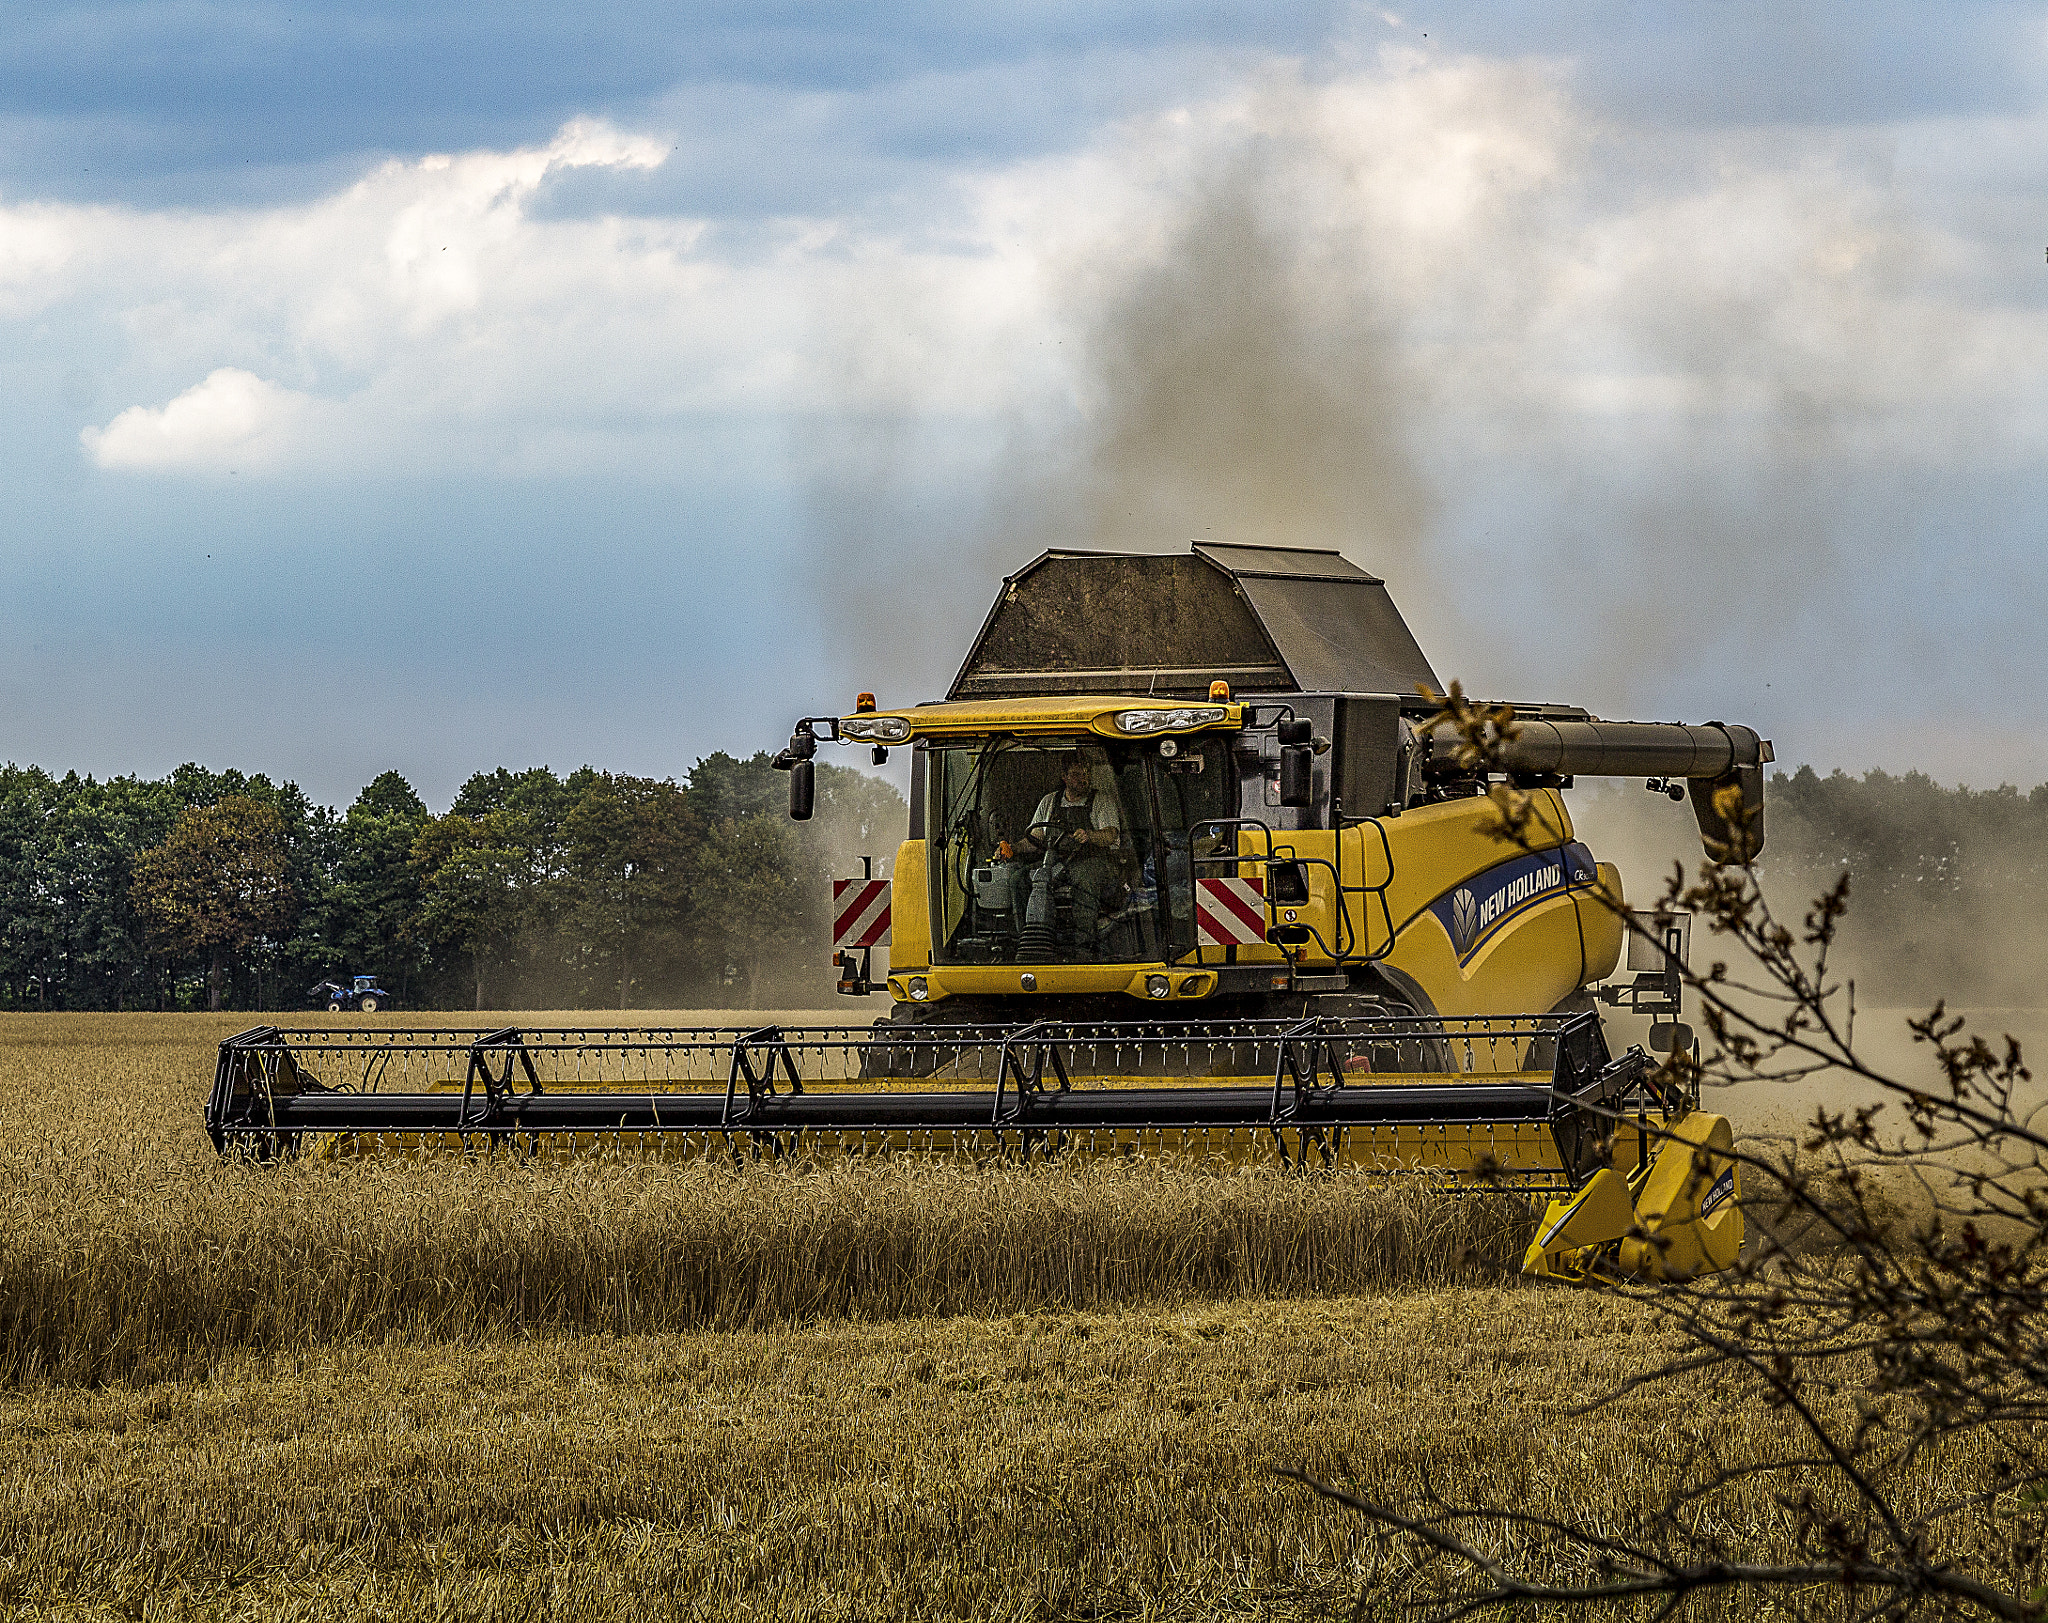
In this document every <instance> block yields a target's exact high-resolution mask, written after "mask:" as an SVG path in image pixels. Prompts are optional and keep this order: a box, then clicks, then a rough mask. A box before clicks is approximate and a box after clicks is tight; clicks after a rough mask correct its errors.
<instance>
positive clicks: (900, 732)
mask: <svg viewBox="0 0 2048 1623" xmlns="http://www.w3.org/2000/svg"><path fill="white" fill-rule="evenodd" d="M839 736H840V737H841V738H858V739H861V740H862V741H864V742H872V743H876V744H900V743H902V742H903V740H904V739H906V738H908V737H909V736H910V723H909V722H907V721H905V720H904V719H903V718H902V717H901V716H842V717H841V718H840V720H839Z"/></svg>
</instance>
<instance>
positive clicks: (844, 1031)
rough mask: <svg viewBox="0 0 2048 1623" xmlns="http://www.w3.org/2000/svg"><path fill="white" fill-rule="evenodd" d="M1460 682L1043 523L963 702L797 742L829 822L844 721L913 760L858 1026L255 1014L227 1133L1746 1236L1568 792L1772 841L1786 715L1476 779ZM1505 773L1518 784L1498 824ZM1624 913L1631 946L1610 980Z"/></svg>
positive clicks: (1529, 746) (1646, 940)
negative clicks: (1475, 1207)
mask: <svg viewBox="0 0 2048 1623" xmlns="http://www.w3.org/2000/svg"><path fill="white" fill-rule="evenodd" d="M1440 686H1441V684H1440V683H1439V682H1438V680H1437V677H1436V674H1435V672H1434V671H1432V670H1431V669H1430V667H1429V665H1428V663H1427V661H1426V660H1425V659H1424V658H1423V655H1422V653H1421V650H1420V649H1419V648H1418V647H1417V645H1416V643H1415V640H1414V638H1413V637H1412V636H1411V635H1410V633H1409V631H1408V628H1407V626H1406V624H1405V623H1404V622H1403V621H1402V619H1401V616H1400V614H1399V612H1398V611H1397V610H1396V609H1395V607H1394V604H1393V602H1392V600H1391V599H1390V598H1389V596H1388V594H1387V592H1386V589H1385V587H1384V585H1383V584H1382V583H1381V582H1380V581H1378V580H1376V579H1374V578H1372V577H1371V576H1369V575H1366V574H1365V573H1364V572H1363V571H1361V570H1359V569H1357V568H1355V567H1354V566H1352V565H1351V564H1350V563H1348V562H1346V561H1345V560H1344V559H1343V558H1342V557H1341V556H1339V555H1338V554H1336V553H1331V552H1308V551H1298V550H1290V549H1281V548H1267V547H1236V546H1224V545H1220V544H1211V543H1197V544H1196V545H1195V546H1194V548H1193V549H1192V550H1191V551H1190V552H1189V553H1186V554H1180V555H1150V554H1147V555H1130V554H1103V553H1078V552H1049V553H1047V554H1045V555H1043V556H1042V557H1040V558H1039V559H1037V560H1036V561H1034V562H1033V563H1032V564H1030V565H1029V566H1027V567H1026V568H1025V569H1024V570H1022V571H1020V572H1019V573H1018V574H1016V575H1014V576H1012V577H1010V578H1009V579H1008V580H1006V581H1005V582H1004V585H1003V591H1002V593H1001V595H1000V596H999V597H998V599H997V601H996V604H995V607H994V608H993V609H992V610H991V611H990V614H989V616H988V619H987V621H986V622H985V623H984V625H983V626H982V629H981V632H980V635H979V636H978V637H977V638H976V640H975V642H974V645H973V647H972V649H971V650H970V651H969V653H968V656H967V659H966V661H965V663H964V664H963V666H962V667H961V670H960V674H959V676H958V677H957V678H956V679H955V681H954V683H953V686H952V689H951V691H950V692H949V693H948V694H947V696H946V697H945V699H943V700H942V701H939V702H936V703H931V704H923V705H917V706H914V707H911V708H907V709H881V708H878V707H877V706H876V705H875V704H874V701H873V700H872V699H871V698H869V697H868V696H866V695H862V696H861V699H860V701H859V702H858V703H857V704H856V706H855V707H854V709H853V710H852V711H851V712H849V713H845V714H841V715H835V716H812V717H806V718H805V719H803V720H802V721H800V722H799V723H798V724H797V726H796V730H795V732H794V734H793V736H792V738H791V740H790V746H789V748H788V749H787V750H786V751H784V752H783V754H782V755H781V756H780V757H778V760H777V765H778V766H781V767H784V768H786V769H787V770H789V772H790V774H791V781H790V810H791V815H792V816H795V817H798V818H804V817H808V816H809V814H810V810H811V802H812V793H813V780H814V774H815V766H814V761H815V757H816V753H817V750H818V747H819V745H820V743H821V742H822V741H837V742H839V743H841V744H859V745H862V746H864V747H866V748H869V749H871V750H872V751H873V752H874V755H875V758H876V760H877V761H878V762H879V761H881V760H883V759H885V758H886V753H887V751H888V750H890V749H892V748H899V747H907V748H909V749H910V750H911V751H912V752H913V756H914V764H913V767H912V774H911V796H910V827H909V830H908V838H907V839H905V840H904V841H903V843H902V844H901V845H900V846H899V848H898V850H897V853H896V858H895V864H894V872H893V874H892V875H891V876H890V877H889V878H888V879H875V878H873V877H872V876H867V877H864V878H862V879H859V880H849V881H846V882H844V883H843V884H841V885H839V886H837V887H835V889H836V891H837V894H836V895H835V903H834V913H835V942H834V945H835V948H836V949H837V950H836V953H835V961H836V962H837V963H838V965H839V967H840V990H841V991H843V992H848V993H854V994H866V993H868V992H870V991H873V990H876V989H878V988H879V987H880V986H881V985H884V984H885V985H886V988H887V991H888V993H889V995H890V998H891V1000H892V1008H891V1013H890V1014H889V1015H888V1017H886V1018H885V1019H883V1020H880V1021H877V1022H875V1023H874V1025H873V1027H872V1028H871V1029H869V1030H858V1029H850V1028H810V1029H807V1030H791V1029H782V1028H764V1029H762V1030H759V1031H752V1032H747V1031H726V1032H709V1031H694V1032H663V1033H656V1032H648V1031H606V1032H578V1033H568V1032H519V1031H500V1032H489V1033H486V1032H420V1033H340V1032H333V1033H310V1032H293V1033H285V1032H279V1031H275V1030H274V1029H268V1028H266V1029H263V1030H259V1031H255V1032H249V1033H244V1034H243V1035H242V1036H241V1037H238V1038H235V1039H233V1040H232V1041H231V1042H229V1043H227V1044H224V1045H223V1047H222V1052H221V1061H220V1066H219V1070H218V1074H217V1076H216V1082H215V1088H214V1093H213V1096H212V1098H211V1100H210V1101H209V1104H208V1108H207V1123H208V1128H209V1130H210V1131H211V1132H212V1134H213V1136H214V1141H215V1143H216V1144H217V1145H219V1146H220V1147H221V1148H222V1150H223V1151H224V1152H226V1151H229V1150H239V1151H243V1152H250V1151H253V1152H255V1153H258V1154H270V1153H279V1152H289V1151H291V1150H293V1149H295V1148H296V1147H298V1145H299V1144H300V1142H301V1140H302V1139H303V1138H304V1137H305V1135H308V1134H312V1135H326V1139H325V1141H326V1142H328V1143H335V1142H341V1143H350V1144H362V1143H366V1142H368V1143H374V1142H376V1141H378V1140H380V1139H388V1138H393V1137H398V1138H403V1139H405V1140H406V1141H408V1142H419V1141H421V1140H423V1139H424V1140H431V1139H434V1138H436V1137H447V1138H451V1139H454V1140H456V1141H458V1142H463V1143H470V1144H475V1143H479V1142H481V1143H489V1144H499V1145H505V1146H509V1147H515V1148H523V1149H525V1150H528V1151H532V1150H538V1149H540V1148H542V1146H543V1145H544V1144H546V1143H548V1142H550V1141H552V1142H555V1143H565V1144H586V1143H589V1142H592V1141H594V1140H603V1139H606V1138H610V1139H612V1140H615V1141H617V1140H624V1139H631V1140H633V1141H635V1142H638V1141H640V1140H643V1139H645V1138H648V1137H650V1136H652V1137H654V1138H657V1139H660V1140H662V1141H664V1142H670V1143H674V1142H681V1143H684V1144H686V1145H691V1146H707V1145H716V1146H720V1147H723V1146H726V1145H735V1146H752V1147H753V1148H755V1149H757V1150H761V1151H766V1152H771V1153H790V1152H792V1151H794V1150H796V1149H797V1148H799V1147H800V1146H803V1147H808V1148H810V1149H813V1150H815V1149H816V1148H818V1147H820V1146H834V1147H840V1148H845V1149H848V1150H856V1151H864V1152H866V1151H875V1150H888V1149H920V1150H922V1149H937V1150H953V1151H971V1152H981V1151H1001V1152H1003V1153H1024V1154H1037V1153H1048V1152H1054V1151H1057V1152H1062V1153H1088V1152H1098V1153H1125V1154H1128V1153H1133V1152H1140V1153H1148V1154H1156V1153H1188V1154H1202V1155H1214V1154H1225V1155H1230V1156H1233V1157H1237V1158H1247V1157H1254V1156H1263V1157H1270V1158H1284V1159H1286V1160H1288V1161H1290V1162H1294V1163H1303V1164H1306V1163H1315V1164H1324V1165H1350V1166H1360V1167H1365V1168H1368V1169H1374V1170H1382V1171H1393V1170H1402V1169H1423V1170H1427V1171H1430V1172H1434V1173H1436V1174H1439V1175H1441V1176H1443V1177H1445V1178H1446V1179H1447V1180H1448V1181H1450V1182H1453V1183H1456V1184H1461V1185H1466V1186H1470V1185H1474V1184H1480V1183H1484V1184H1487V1185H1490V1186H1498V1185H1505V1186H1508V1187H1519V1188H1524V1189H1529V1190H1539V1191H1548V1192H1551V1193H1553V1194H1556V1195H1557V1196H1558V1197H1559V1199H1558V1200H1556V1201H1555V1202H1554V1203H1553V1204H1552V1206H1551V1209H1550V1212H1549V1214H1548V1216H1547V1217H1546V1219H1545V1221H1544V1223H1543V1224H1542V1226H1541V1228H1540V1229H1539V1232H1538V1236H1537V1240H1536V1243H1535V1245H1533V1246H1532V1247H1531V1250H1530V1254H1529V1258H1528V1262H1527V1267H1528V1268H1529V1270H1530V1271H1532V1272H1538V1273H1552V1274H1562V1275H1573V1274H1579V1273H1583V1272H1585V1271H1587V1270H1589V1269H1592V1268H1596V1267H1620V1268H1624V1269H1626V1270H1628V1271H1632V1272H1649V1273H1663V1274H1673V1275H1690V1274H1695V1273H1699V1272H1704V1271H1709V1270H1712V1269H1717V1268H1722V1267H1726V1266H1728V1264H1729V1263H1730V1262H1732V1260H1733V1259H1734V1256H1735V1254H1736V1251H1737V1249H1738V1248H1739V1246H1740V1243H1741V1235H1742V1229H1741V1212H1740V1205H1739V1202H1737V1201H1736V1200H1735V1199H1733V1198H1732V1196H1733V1195H1734V1193H1735V1168H1734V1163H1733V1161H1732V1159H1731V1158H1730V1154H1729V1152H1730V1149H1731V1139H1730V1136H1729V1128H1728V1124H1727V1122H1726V1121H1725V1119H1723V1118H1721V1117H1719V1116H1715V1115H1711V1114H1709V1113H1706V1112H1703V1111H1701V1110H1699V1109H1698V1107H1697V1100H1695V1099H1693V1098H1690V1097H1688V1096H1686V1093H1685V1090H1684V1088H1683V1087H1682V1086H1674V1085H1672V1084H1671V1082H1670V1081H1669V1079H1668V1077H1667V1076H1666V1074H1665V1073H1664V1072H1662V1071H1661V1070H1659V1069H1658V1068H1656V1067H1655V1066H1654V1065H1653V1063H1652V1062H1651V1060H1650V1058H1649V1056H1647V1055H1645V1054H1644V1053H1643V1052H1642V1050H1640V1049H1631V1050H1630V1051H1629V1052H1627V1053H1624V1054H1622V1055H1620V1056H1618V1057H1616V1056H1614V1055H1612V1054H1611V1052H1610V1050H1609V1047H1608V1044H1607V1041H1606V1036H1605V1033H1604V1031H1603V1029H1602V1026H1601V1022H1600V1019H1599V1015H1598V1013H1597V1005H1598V1001H1599V1000H1600V999H1602V998H1604V999H1605V1000H1606V1001H1607V1002H1609V1003H1611V1004H1613V1003H1619V1004H1623V1005H1626V1006H1627V1007H1629V1008H1630V1009H1632V1010H1634V1011H1635V1012H1637V1013H1640V1014H1650V1015H1652V1016H1653V1017H1654V1018H1655V1020H1656V1024H1655V1025H1653V1027H1652V1033H1651V1038H1652V1044H1653V1046H1656V1047H1660V1048H1667V1049H1668V1048H1670V1047H1672V1046H1674V1045H1675V1046H1678V1047H1681V1048H1682V1047H1683V1046H1684V1045H1685V1043H1686V1042H1687V1041H1688V1036H1689V1034H1688V1033H1687V1032H1686V1030H1685V1028H1684V1026H1683V1025H1682V1024H1680V1023H1679V1022H1678V1020H1677V1015H1678V1013H1679V1008H1678V990H1679V977H1678V970H1677V965H1678V954H1679V953H1680V952H1682V946H1683V935H1682V932H1683V923H1684V921H1683V920H1677V921H1672V920H1663V921H1659V922H1658V923H1657V924H1656V925H1655V928H1654V931H1653V932H1651V933H1648V934H1646V933H1645V932H1644V930H1643V928H1642V925H1643V924H1644V922H1645V921H1646V919H1647V916H1646V915H1636V920H1637V925H1638V928H1637V930H1636V931H1635V932H1634V933H1633V934H1632V933H1631V930H1630V927H1629V917H1630V916H1629V915H1628V914H1627V913H1626V911H1625V908H1624V900H1623V893H1622V885H1621V879H1620V876H1619V874H1618V873H1617V872H1616V871H1615V869H1614V868H1613V867H1612V866H1611V865H1610V864H1607V863H1602V862H1598V861H1596V860H1595V858H1594V857H1593V855H1592V853H1591V852H1590V851H1588V850H1587V849H1586V847H1585V846H1584V845H1583V844H1582V843H1581V842H1579V841H1578V840H1577V839H1576V837H1575V835H1574V831H1573V828H1572V823H1571V818H1570V814H1569V812H1568V811H1567V809H1566V806H1565V802H1564V799H1563V797H1562V792H1563V791H1565V790H1567V789H1569V788H1570V787H1571V785H1572V782H1573V780H1574V778H1576V777H1579V776H1590V775H1602V774H1604V775H1615V776H1640V777H1644V778H1647V779H1649V780H1650V781H1651V787H1653V788H1655V789H1659V790H1662V791H1664V792H1668V793H1670V794H1671V795H1672V796H1673V798H1685V796H1686V795H1687V793H1688V792H1689V793H1690V798H1691V800H1692V805H1693V810H1694V812H1695V814H1696V816H1697V818H1698V820H1699V825H1700V831H1701V835H1702V839H1703V841H1704V843H1705V845H1706V847H1707V850H1708V851H1709V853H1710V854H1713V855H1715V856H1717V857H1726V856H1728V855H1730V854H1731V853H1732V854H1737V855H1743V854H1754V853H1755V852H1756V851H1757V850H1758V849H1760V847H1761V842H1762V832H1763V825H1762V810H1763V765H1764V763H1765V762H1767V761H1769V760H1770V758H1771V752H1770V746H1769V745H1768V744H1767V743H1765V742H1763V741H1762V740H1760V739H1759V738H1758V737H1757V735H1756V734H1755V733H1754V732H1752V731H1750V730H1749V729H1747V728H1743V727H1734V726H1724V725H1721V724H1719V723H1710V724H1708V725H1706V726H1698V727H1688V726H1679V725H1666V724H1647V723H1635V722H1618V723H1617V722H1606V721H1599V720H1596V719H1595V718H1593V717H1591V716H1590V715H1588V714H1587V713H1586V712H1585V711H1583V710H1577V709H1571V708H1568V707H1564V706H1558V705H1523V704H1518V705H1516V706H1515V707H1514V709H1515V716H1516V720H1517V724H1518V725H1517V728H1516V732H1515V736H1514V737H1512V738H1511V739H1510V740H1508V741H1507V742H1506V743H1505V745H1504V746H1503V748H1502V749H1501V751H1500V753H1499V754H1498V757H1497V758H1496V759H1494V760H1492V761H1491V762H1490V763H1489V766H1488V769H1487V770H1478V769H1475V768H1474V766H1473V765H1472V764H1471V762H1470V758H1469V756H1467V755H1465V754H1464V753H1463V752H1462V751H1461V750H1460V748H1459V746H1458V741H1457V740H1455V739H1451V738H1447V737H1444V736H1441V735H1439V734H1437V733H1435V732H1434V731H1433V730H1432V729H1431V727H1430V726H1429V724H1428V723H1429V718H1430V716H1431V715H1432V713H1433V712H1434V710H1435V708H1436V707H1435V706H1434V705H1433V704H1432V703H1431V702H1430V701H1429V700H1428V699H1427V698H1426V697H1424V694H1425V693H1428V692H1435V691H1437V690H1438V689H1439V688H1440ZM1501 779H1506V780H1508V781H1511V782H1512V783H1513V784H1514V785H1515V786H1516V787H1517V788H1519V789H1521V790H1522V791H1524V792H1525V793H1526V794H1527V796H1528V797H1529V799H1528V802H1527V804H1528V806H1529V808H1530V816H1529V818H1528V819H1527V821H1526V823H1525V824H1524V825H1523V826H1522V827H1521V828H1520V830H1519V831H1518V833H1517V834H1516V835H1515V836H1514V837H1512V838H1511V837H1509V836H1508V835H1507V834H1506V833H1505V832H1504V830H1503V827H1502V823H1501V819H1500V815H1499V811H1498V808H1497V806H1496V804H1495V802H1494V801H1493V800H1492V799H1491V798H1489V796H1488V795H1487V793H1486V791H1487V789H1488V788H1489V786H1490V784H1491V783H1492V782H1496V781H1499V780H1501ZM1731 786H1732V787H1734V788H1735V789H1736V790H1737V791H1738V792H1739V804H1740V810H1739V812H1738V813H1737V814H1736V816H1735V817H1734V818H1733V819H1732V820H1727V819H1724V817H1723V815H1722V809H1717V808H1725V807H1727V806H1728V805H1729V803H1730V802H1729V799H1728V797H1727V796H1725V795H1722V796H1721V797H1720V799H1719V800H1718V801H1717V792H1719V791H1724V790H1726V789H1728V788H1729V787H1731ZM884 942H886V943H887V946H888V951H889V956H890V965H889V970H888V974H887V977H886V981H885V982H884V981H879V980H878V979H877V978H876V977H874V976H873V975H872V974H871V971H870V967H869V966H870V963H871V961H872V954H873V952H874V951H875V950H876V949H877V948H878V947H880V946H881V945H882V944H883V943H884ZM1625 945H1626V946H1627V948H1628V952H1629V958H1630V963H1631V968H1632V970H1634V971H1635V973H1634V974H1633V976H1632V977H1631V978H1629V979H1627V980H1626V981H1623V982H1610V979H1609V978H1610V977H1611V976H1613V974H1614V972H1615V970H1616V968H1617V966H1618V965H1619V963H1620V962H1621V959H1622V954H1623V950H1624V946H1625ZM1603 983H1605V984H1603Z"/></svg>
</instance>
